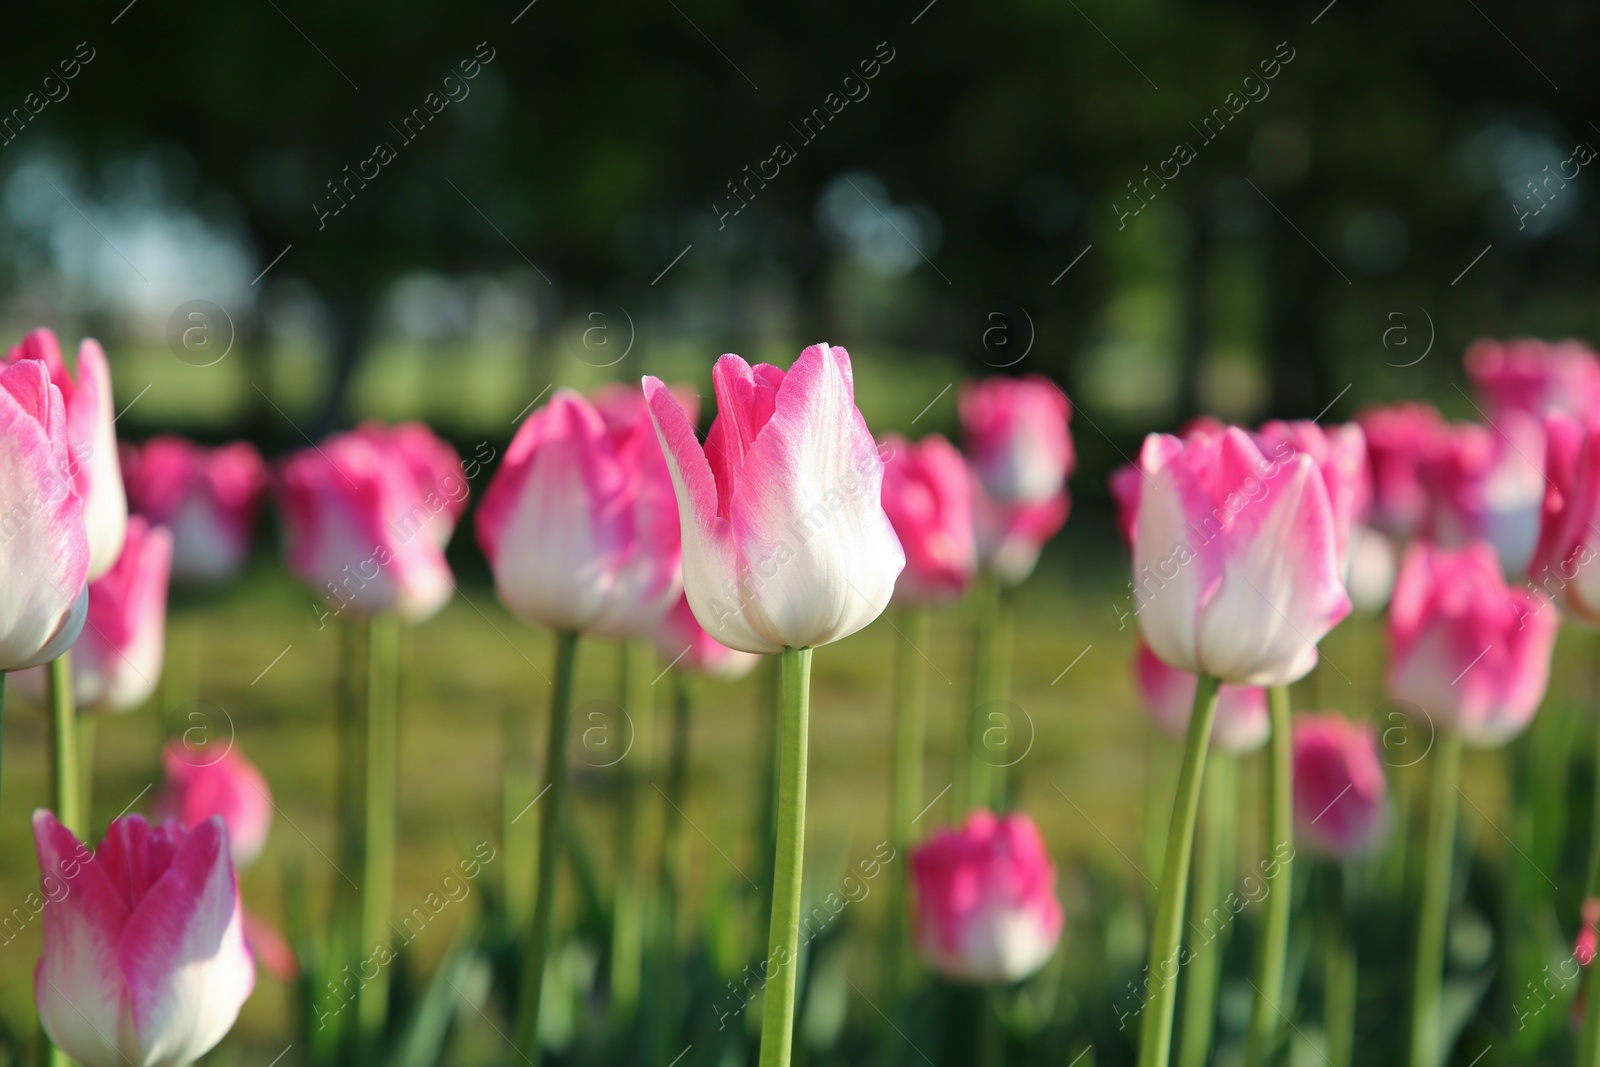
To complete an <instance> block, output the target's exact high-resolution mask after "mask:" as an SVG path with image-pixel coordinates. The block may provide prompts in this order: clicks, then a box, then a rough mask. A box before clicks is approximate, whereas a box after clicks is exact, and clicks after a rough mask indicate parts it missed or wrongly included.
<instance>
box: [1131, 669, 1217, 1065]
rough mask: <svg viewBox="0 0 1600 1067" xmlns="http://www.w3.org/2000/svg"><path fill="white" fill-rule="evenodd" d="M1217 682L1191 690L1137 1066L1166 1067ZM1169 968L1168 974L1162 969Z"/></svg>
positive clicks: (1204, 679)
mask: <svg viewBox="0 0 1600 1067" xmlns="http://www.w3.org/2000/svg"><path fill="white" fill-rule="evenodd" d="M1218 684H1219V683H1218V680H1217V679H1216V678H1213V677H1212V676H1210V675H1207V674H1202V675H1200V677H1199V679H1198V681H1197V682H1196V684H1195V689H1194V710H1193V711H1192V712H1191V713H1190V716H1189V734H1188V738H1187V740H1185V741H1184V746H1183V766H1182V769H1181V770H1180V771H1179V772H1178V791H1177V795H1176V796H1175V797H1174V798H1173V802H1172V823H1171V825H1170V826H1169V827H1168V830H1167V852H1166V859H1165V860H1164V862H1163V864H1162V868H1161V892H1160V894H1159V898H1158V900H1157V902H1156V920H1155V925H1154V927H1153V928H1152V930H1151V931H1150V964H1149V970H1150V973H1149V975H1148V976H1147V979H1148V981H1149V982H1150V986H1151V994H1150V1000H1149V1002H1148V1003H1147V1004H1146V1005H1145V1008H1144V1019H1143V1021H1142V1023H1141V1024H1140V1032H1139V1067H1167V1063H1168V1062H1169V1060H1170V1059H1171V1055H1172V1048H1171V1046H1172V1017H1173V1013H1174V1009H1175V1007H1176V1005H1177V996H1178V943H1179V939H1180V938H1181V936H1182V934H1183V911H1184V905H1185V904H1186V903H1187V899H1188V895H1189V861H1190V858H1191V857H1192V855H1193V852H1194V824H1195V820H1196V818H1197V816H1198V814H1199V809H1200V783H1201V781H1202V779H1203V778H1204V777H1205V769H1206V750H1207V749H1208V748H1209V747H1210V745H1211V725H1212V723H1213V722H1214V721H1215V720H1216V717H1217V686H1218ZM1169 967H1170V968H1171V972H1170V973H1168V970H1167V969H1168V968H1169Z"/></svg>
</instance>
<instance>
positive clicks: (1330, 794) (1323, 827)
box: [1293, 712, 1388, 858]
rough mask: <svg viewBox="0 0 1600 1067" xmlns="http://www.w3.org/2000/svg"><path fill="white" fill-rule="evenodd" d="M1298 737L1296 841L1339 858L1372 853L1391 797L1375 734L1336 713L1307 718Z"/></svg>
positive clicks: (1299, 718) (1297, 725)
mask: <svg viewBox="0 0 1600 1067" xmlns="http://www.w3.org/2000/svg"><path fill="white" fill-rule="evenodd" d="M1293 735H1294V815H1295V837H1296V840H1299V841H1304V842H1306V843H1307V844H1308V845H1310V846H1311V847H1312V848H1313V849H1315V850H1316V851H1318V852H1322V853H1324V854H1325V855H1329V856H1335V857H1339V858H1344V857H1348V856H1355V855H1358V854H1360V853H1362V852H1364V851H1366V850H1367V849H1369V848H1371V847H1372V846H1373V845H1374V844H1375V843H1376V842H1377V840H1378V838H1379V837H1380V836H1381V835H1382V833H1383V829H1384V817H1385V811H1384V804H1385V801H1386V799H1387V797H1388V784H1387V782H1385V780H1384V777H1383V765H1382V764H1381V763H1379V761H1378V742H1377V738H1376V737H1375V736H1373V732H1372V730H1371V728H1370V727H1365V726H1358V725H1356V724H1355V723H1353V722H1351V721H1350V720H1349V719H1347V718H1345V717H1344V716H1343V715H1340V714H1338V713H1337V712H1329V713H1327V714H1323V715H1311V714H1302V715H1296V716H1295V719H1294V729H1293Z"/></svg>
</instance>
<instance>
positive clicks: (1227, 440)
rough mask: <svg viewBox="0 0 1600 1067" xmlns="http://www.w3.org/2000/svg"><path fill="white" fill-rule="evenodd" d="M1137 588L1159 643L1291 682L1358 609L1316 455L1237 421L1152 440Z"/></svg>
mask: <svg viewBox="0 0 1600 1067" xmlns="http://www.w3.org/2000/svg"><path fill="white" fill-rule="evenodd" d="M1140 462H1141V465H1142V470H1143V475H1144V477H1143V487H1142V489H1141V494H1140V501H1139V517H1138V523H1137V529H1136V530H1135V533H1134V549H1133V564H1134V568H1133V569H1134V582H1133V585H1134V598H1135V601H1136V603H1137V610H1138V619H1139V629H1140V632H1141V633H1143V635H1144V639H1145V641H1146V642H1147V643H1148V644H1149V645H1150V648H1151V650H1152V651H1154V652H1155V654H1156V655H1157V656H1159V657H1161V659H1162V660H1164V661H1165V662H1166V663H1168V664H1169V665H1171V666H1174V667H1178V668H1180V669H1182V670H1186V671H1191V672H1195V673H1201V672H1204V673H1205V674H1209V675H1214V676H1215V677H1217V678H1220V679H1221V680H1222V681H1224V682H1231V683H1233V684H1235V685H1287V684H1288V683H1290V682H1292V681H1294V680H1296V679H1297V678H1301V677H1303V676H1304V675H1305V674H1307V673H1308V672H1309V671H1310V670H1311V668H1312V667H1314V666H1315V665H1316V662H1317V646H1316V642H1318V641H1320V640H1321V639H1322V637H1323V635H1325V634H1326V633H1327V632H1328V631H1329V630H1331V629H1332V628H1333V627H1334V625H1335V624H1336V623H1338V621H1339V620H1340V619H1342V618H1344V617H1345V616H1346V615H1347V614H1349V612H1350V598H1349V597H1348V595H1346V593H1345V590H1344V583H1343V582H1342V580H1341V577H1340V567H1339V558H1338V537H1337V532H1336V530H1335V528H1334V521H1333V511H1332V508H1331V507H1330V506H1329V503H1328V491H1327V488H1326V486H1325V485H1324V483H1323V480H1322V477H1321V475H1320V474H1318V473H1317V468H1316V466H1315V464H1314V463H1313V462H1312V460H1311V458H1310V457H1309V456H1305V455H1296V454H1295V453H1294V452H1293V451H1292V450H1291V449H1289V448H1288V447H1286V446H1284V445H1283V444H1282V443H1280V445H1279V450H1278V451H1277V452H1275V454H1274V456H1273V458H1272V459H1270V460H1269V459H1268V458H1267V457H1266V456H1265V455H1263V454H1262V452H1261V449H1260V448H1259V446H1258V445H1257V444H1256V442H1255V441H1254V440H1253V439H1252V438H1251V437H1250V435H1249V434H1247V433H1245V432H1244V431H1243V430H1240V429H1238V428H1237V427H1230V428H1229V429H1227V430H1226V431H1224V432H1223V433H1221V434H1218V435H1215V436H1210V437H1196V438H1194V439H1192V440H1190V441H1189V442H1188V443H1185V442H1183V441H1180V440H1179V439H1178V438H1176V437H1171V436H1168V435H1165V434H1151V435H1150V436H1149V437H1148V438H1146V439H1145V443H1144V449H1143V451H1142V453H1141V456H1140Z"/></svg>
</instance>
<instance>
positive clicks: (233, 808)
mask: <svg viewBox="0 0 1600 1067" xmlns="http://www.w3.org/2000/svg"><path fill="white" fill-rule="evenodd" d="M161 767H162V769H163V770H164V771H165V772H166V775H167V782H166V786H165V787H164V788H163V789H162V791H161V794H160V796H158V797H157V798H156V803H155V810H156V812H157V814H159V815H160V817H161V818H163V819H175V820H177V823H178V825H179V826H182V827H183V828H184V829H185V830H193V829H194V828H195V827H197V826H199V825H200V824H201V823H203V822H205V821H206V820H207V819H209V818H211V817H212V816H213V815H214V816H216V817H217V818H219V819H221V820H222V824H223V825H224V826H226V827H227V828H228V845H229V847H230V849H231V851H232V856H233V865H234V866H235V867H248V866H249V865H250V864H251V863H253V862H254V861H255V858H256V857H257V856H259V855H261V850H262V849H263V848H264V847H266V844H267V831H268V830H270V829H271V828H272V791H271V790H270V789H269V788H268V787H267V780H266V779H265V778H263V777H262V776H261V772H260V771H259V770H257V769H256V766H255V764H253V763H251V762H250V761H249V760H247V759H245V758H244V756H243V755H241V754H240V753H239V751H238V750H237V749H235V748H234V747H233V746H232V744H229V746H228V747H227V748H226V749H224V750H223V751H222V752H221V753H220V754H218V753H217V752H215V751H213V750H212V746H207V747H205V748H202V749H191V748H189V747H188V745H187V744H185V742H183V741H182V740H173V741H169V742H167V747H166V749H165V750H164V751H163V752H162V753H161Z"/></svg>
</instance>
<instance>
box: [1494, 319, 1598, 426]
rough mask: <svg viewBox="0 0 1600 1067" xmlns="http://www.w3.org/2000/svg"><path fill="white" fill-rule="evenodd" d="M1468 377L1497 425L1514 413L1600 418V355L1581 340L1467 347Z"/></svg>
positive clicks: (1529, 340) (1527, 340)
mask: <svg viewBox="0 0 1600 1067" xmlns="http://www.w3.org/2000/svg"><path fill="white" fill-rule="evenodd" d="M1463 362H1465V364H1466V367H1467V377H1468V378H1470V379H1471V380H1472V384H1473V387H1474V388H1475V389H1476V390H1477V391H1478V396H1479V397H1481V398H1482V400H1483V405H1484V407H1486V408H1487V409H1488V417H1489V418H1491V419H1493V420H1494V421H1496V422H1499V421H1500V416H1501V415H1503V414H1505V413H1507V412H1511V411H1520V412H1522V413H1523V414H1525V415H1533V416H1535V417H1543V416H1544V415H1547V414H1550V413H1551V412H1562V413H1564V414H1567V415H1574V416H1577V417H1578V418H1587V417H1589V416H1591V415H1600V356H1596V355H1595V352H1594V349H1592V348H1590V347H1589V346H1588V345H1586V344H1584V343H1583V342H1582V341H1571V340H1568V341H1540V340H1536V339H1534V338H1531V337H1519V338H1514V339H1512V340H1509V341H1494V340H1489V339H1487V338H1485V339H1483V340H1479V341H1474V342H1473V343H1472V344H1471V345H1469V346H1468V347H1467V354H1466V358H1465V359H1464V361H1463Z"/></svg>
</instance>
